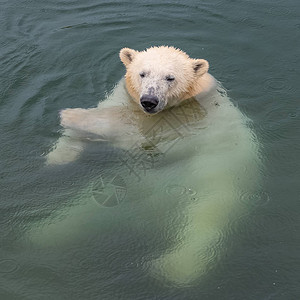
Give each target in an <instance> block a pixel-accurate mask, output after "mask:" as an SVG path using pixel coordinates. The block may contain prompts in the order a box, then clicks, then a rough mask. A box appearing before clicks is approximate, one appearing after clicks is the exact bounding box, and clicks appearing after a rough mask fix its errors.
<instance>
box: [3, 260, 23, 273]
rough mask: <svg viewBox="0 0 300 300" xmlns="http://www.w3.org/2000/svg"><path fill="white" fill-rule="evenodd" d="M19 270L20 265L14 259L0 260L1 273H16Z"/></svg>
mask: <svg viewBox="0 0 300 300" xmlns="http://www.w3.org/2000/svg"><path fill="white" fill-rule="evenodd" d="M18 269H19V264H18V263H17V262H16V261H15V260H14V259H2V260H0V273H3V274H8V273H15V272H16V271H17V270H18Z"/></svg>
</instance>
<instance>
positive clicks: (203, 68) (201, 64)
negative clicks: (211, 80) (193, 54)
mask: <svg viewBox="0 0 300 300" xmlns="http://www.w3.org/2000/svg"><path fill="white" fill-rule="evenodd" d="M208 68H209V64H208V61H207V60H205V59H193V69H194V72H195V73H196V74H197V76H202V75H204V74H205V73H207V72H208Z"/></svg>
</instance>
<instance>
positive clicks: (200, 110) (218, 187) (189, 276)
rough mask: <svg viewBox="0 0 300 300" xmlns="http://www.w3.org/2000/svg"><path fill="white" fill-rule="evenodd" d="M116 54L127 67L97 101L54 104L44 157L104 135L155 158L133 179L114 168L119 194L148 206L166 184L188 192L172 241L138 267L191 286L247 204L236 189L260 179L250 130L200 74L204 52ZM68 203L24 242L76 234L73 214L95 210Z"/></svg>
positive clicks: (67, 152) (250, 188) (70, 157)
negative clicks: (57, 112) (56, 128)
mask: <svg viewBox="0 0 300 300" xmlns="http://www.w3.org/2000/svg"><path fill="white" fill-rule="evenodd" d="M120 57H121V60H122V62H123V63H124V64H125V66H126V69H127V73H126V76H125V79H124V80H121V81H120V83H119V84H118V85H117V86H116V88H115V89H114V91H113V92H112V94H111V95H110V96H108V98H107V99H106V100H105V101H103V102H100V103H99V105H98V106H97V107H96V108H92V109H67V110H64V111H62V113H61V122H62V126H63V127H64V128H65V133H64V135H63V136H62V137H61V138H60V140H59V141H58V143H57V144H56V145H55V147H54V148H53V151H52V152H50V153H49V154H48V157H47V161H48V164H49V165H51V164H64V163H69V162H72V161H74V160H75V159H77V158H78V157H79V154H80V152H81V151H82V150H83V149H84V147H85V139H86V138H87V137H88V138H89V139H96V140H98V141H99V140H103V141H108V142H110V143H111V144H112V145H114V147H117V148H119V149H123V150H124V153H127V154H128V153H129V154H130V153H133V152H136V151H139V153H143V154H145V156H146V157H150V158H155V159H156V164H153V166H152V167H151V168H148V169H147V170H146V171H145V172H140V173H138V174H137V175H138V177H139V178H137V176H136V174H134V173H128V168H127V167H126V166H124V167H123V168H119V172H120V174H121V175H122V176H124V177H126V178H125V179H126V184H127V189H128V191H129V193H128V195H127V196H128V197H130V195H131V194H132V195H140V201H146V202H149V203H153V205H154V206H155V203H158V202H159V203H161V202H163V201H171V198H172V193H171V196H170V194H169V195H166V190H167V189H168V187H174V188H175V187H176V186H179V187H180V186H182V187H184V188H185V189H186V190H187V191H188V190H189V189H190V190H191V191H193V195H194V196H193V199H194V200H193V201H192V202H187V205H186V207H185V208H184V212H183V213H184V215H185V222H184V223H183V224H182V225H180V224H178V227H177V229H176V230H178V228H180V230H179V232H178V234H177V235H176V236H177V237H178V240H176V239H175V240H173V241H172V243H171V244H172V245H173V246H171V247H169V248H167V249H165V251H163V252H162V253H159V254H156V255H153V257H151V258H149V261H147V262H146V263H145V268H146V269H147V270H148V271H149V272H150V274H152V275H153V276H157V277H159V278H164V279H165V280H167V281H169V282H172V283H174V284H177V285H185V284H191V283H192V282H193V281H194V280H196V279H197V278H199V277H200V276H201V275H203V274H206V272H207V271H208V270H209V269H210V268H211V265H212V264H213V262H212V261H211V251H214V253H215V255H216V257H222V253H223V251H224V249H223V248H225V247H226V245H224V244H223V243H222V242H221V241H222V236H224V235H226V232H227V228H228V226H229V225H230V222H231V220H232V219H233V218H238V217H239V216H240V215H242V214H244V213H245V210H246V209H247V207H246V206H245V203H244V202H242V201H241V200H240V198H241V195H244V194H251V193H254V192H255V190H256V189H257V188H258V186H259V176H258V174H259V166H260V162H259V159H258V145H257V142H256V139H255V135H254V134H253V132H252V131H251V130H250V129H249V127H248V126H247V123H248V122H249V120H248V119H247V118H246V117H245V116H244V115H243V114H242V113H241V112H240V111H239V110H238V109H237V108H236V107H235V106H234V105H233V104H232V103H231V101H230V100H229V98H228V97H227V95H226V92H225V91H224V89H223V88H222V87H221V86H220V85H219V84H217V82H216V81H215V80H214V78H213V77H212V76H211V75H209V74H208V73H207V71H208V63H207V62H206V61H205V60H202V59H199V60H194V59H190V58H189V57H188V56H187V55H186V54H185V53H183V52H182V51H180V50H177V49H174V48H172V47H154V48H150V49H148V50H146V51H143V52H138V51H135V50H132V49H128V48H125V49H123V50H122V51H121V53H120ZM128 162H129V163H130V160H128ZM126 172H127V173H126ZM126 174H128V175H126ZM69 209H70V210H71V211H70V213H69V214H68V215H69V217H65V218H63V219H59V220H58V221H57V222H54V223H52V224H50V225H45V226H44V227H43V228H42V229H41V230H40V231H39V232H42V233H37V232H35V233H34V231H32V233H33V234H32V240H33V241H35V242H37V243H40V241H39V240H42V239H43V237H44V236H48V238H49V237H50V238H49V240H51V234H53V232H56V234H55V241H56V243H58V244H59V242H61V243H63V241H64V236H66V235H67V236H68V238H69V237H70V232H72V231H73V233H74V239H76V238H79V235H80V234H79V232H80V230H78V231H77V230H76V227H77V226H78V225H76V224H78V218H79V216H80V218H82V216H86V218H89V217H91V216H94V217H95V218H96V215H97V212H96V211H95V207H94V203H91V202H89V201H86V202H85V204H82V206H80V205H78V206H76V207H71V208H69ZM72 210H74V213H72ZM164 213H165V214H166V215H167V214H168V211H165V212H164ZM132 218H134V216H132ZM64 230H66V232H65V233H64ZM58 241H59V242H58Z"/></svg>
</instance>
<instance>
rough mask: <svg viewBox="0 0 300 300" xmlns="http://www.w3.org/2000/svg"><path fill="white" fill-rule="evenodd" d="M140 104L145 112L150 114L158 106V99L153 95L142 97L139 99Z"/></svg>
mask: <svg viewBox="0 0 300 300" xmlns="http://www.w3.org/2000/svg"><path fill="white" fill-rule="evenodd" d="M140 102H141V105H142V106H143V108H144V109H145V111H147V112H149V113H151V112H153V110H154V108H155V107H156V106H157V105H158V98H157V97H156V96H153V95H143V96H142V97H141V99H140Z"/></svg>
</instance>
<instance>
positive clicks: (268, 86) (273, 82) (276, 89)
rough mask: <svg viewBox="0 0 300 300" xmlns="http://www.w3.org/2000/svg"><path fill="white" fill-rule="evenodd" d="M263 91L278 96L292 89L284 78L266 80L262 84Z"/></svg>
mask: <svg viewBox="0 0 300 300" xmlns="http://www.w3.org/2000/svg"><path fill="white" fill-rule="evenodd" d="M263 85H264V89H265V91H267V92H268V93H270V94H279V93H282V92H285V93H286V92H287V91H291V90H292V87H291V85H290V84H289V81H288V79H287V78H285V77H271V78H267V79H266V80H265V81H264V83H263Z"/></svg>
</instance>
